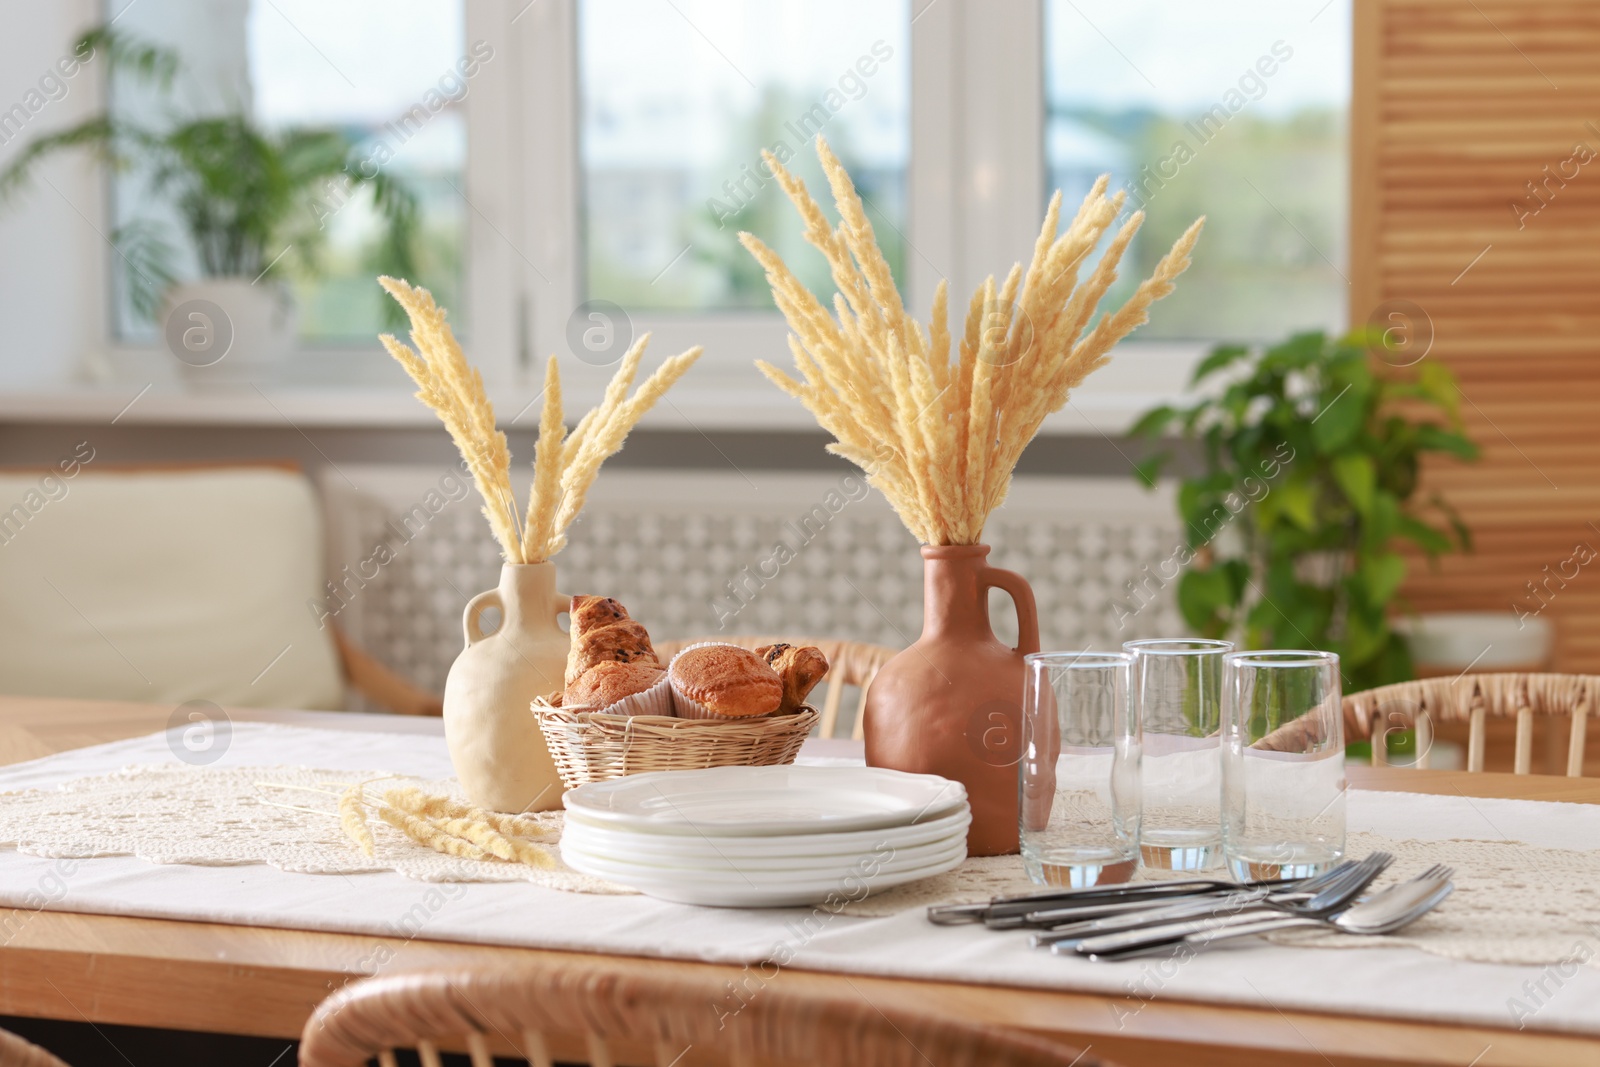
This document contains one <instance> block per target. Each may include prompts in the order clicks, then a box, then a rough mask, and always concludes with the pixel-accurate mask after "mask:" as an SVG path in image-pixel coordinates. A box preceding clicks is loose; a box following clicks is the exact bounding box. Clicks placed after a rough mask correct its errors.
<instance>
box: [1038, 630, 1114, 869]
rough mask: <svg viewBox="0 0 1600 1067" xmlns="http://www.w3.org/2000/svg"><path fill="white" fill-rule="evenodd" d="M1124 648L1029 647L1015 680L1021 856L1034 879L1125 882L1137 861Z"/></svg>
mask: <svg viewBox="0 0 1600 1067" xmlns="http://www.w3.org/2000/svg"><path fill="white" fill-rule="evenodd" d="M1132 665H1133V657H1132V656H1130V655H1128V654H1127V653H1125V652H1036V653H1034V654H1033V655H1030V656H1028V657H1027V672H1026V680H1025V681H1024V683H1023V689H1022V718H1023V730H1022V745H1023V747H1022V760H1021V762H1020V764H1019V771H1018V788H1019V790H1020V800H1021V803H1020V809H1021V814H1020V820H1021V822H1020V827H1019V829H1020V831H1021V838H1022V863H1023V866H1024V867H1025V868H1026V869H1027V871H1028V877H1029V878H1031V879H1033V881H1035V882H1037V883H1039V884H1041V885H1061V886H1091V885H1103V884H1107V883H1111V882H1125V881H1127V880H1128V879H1129V878H1130V877H1131V876H1132V875H1133V872H1134V869H1135V868H1136V867H1137V866H1138V862H1139V718H1138V716H1137V715H1134V714H1132V709H1131V707H1130V705H1129V699H1128V695H1129V679H1130V675H1131V668H1132Z"/></svg>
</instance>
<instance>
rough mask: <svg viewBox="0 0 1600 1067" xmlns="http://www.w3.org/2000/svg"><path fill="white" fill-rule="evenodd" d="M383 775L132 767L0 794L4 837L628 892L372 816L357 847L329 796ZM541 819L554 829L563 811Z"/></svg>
mask: <svg viewBox="0 0 1600 1067" xmlns="http://www.w3.org/2000/svg"><path fill="white" fill-rule="evenodd" d="M386 777H390V774H389V772H387V771H370V772H366V771H363V772H360V773H353V772H351V771H348V770H343V771H331V770H317V769H313V768H307V767H281V766H280V767H242V768H229V769H223V768H210V767H206V768H197V767H185V766H135V767H128V768H126V769H124V770H122V771H121V772H119V773H117V774H106V775H97V776H94V777H89V778H77V779H74V780H72V781H70V782H67V783H65V784H64V785H62V786H61V788H60V789H49V790H45V789H30V790H26V791H23V792H16V793H3V794H0V847H7V848H15V849H16V850H17V851H19V852H23V853H26V854H28V855H33V856H47V857H59V858H66V859H87V858H90V857H94V856H137V857H139V858H140V859H143V860H148V861H149V862H151V863H185V864H191V865H194V866H200V867H232V866H237V865H240V864H250V863H264V864H267V865H269V866H272V867H276V868H278V869H279V870H283V871H291V872H293V873H296V874H338V875H350V874H365V873H368V872H372V871H395V872H397V873H399V874H403V875H405V876H406V877H407V878H414V879H417V880H418V881H423V882H532V883H534V884H536V885H542V886H546V887H548V888H551V889H562V890H567V891H569V892H574V893H612V894H632V893H633V892H634V890H631V889H626V888H623V887H622V886H618V885H613V884H611V883H610V882H605V881H602V880H601V879H598V878H593V877H590V876H589V875H586V874H579V873H578V872H577V871H574V870H572V869H571V868H569V867H567V866H566V865H564V864H562V865H559V866H557V867H556V868H555V869H553V870H542V869H538V868H534V867H526V866H523V865H521V864H516V863H501V862H488V861H477V860H469V859H460V858H458V857H455V856H447V855H445V854H443V853H441V852H435V851H434V850H433V849H430V848H426V847H424V846H422V845H419V844H417V843H416V842H414V841H412V840H411V839H410V838H408V837H406V836H405V835H404V834H402V833H401V832H400V831H399V830H396V829H395V828H393V827H392V826H389V825H388V824H387V823H384V822H382V821H380V820H378V819H371V820H369V822H370V826H371V830H372V834H373V838H374V840H375V843H376V848H375V849H374V854H373V855H372V856H371V857H368V856H365V855H363V854H362V853H361V851H360V850H359V849H357V848H356V846H355V845H354V844H353V843H352V842H351V841H350V839H349V838H348V837H346V836H345V833H344V831H343V829H341V828H340V825H339V816H338V814H337V813H336V812H335V804H336V803H337V800H338V794H339V793H340V792H342V791H343V790H344V789H345V788H346V787H348V786H350V785H352V784H354V783H355V782H360V781H368V780H371V779H375V778H386ZM395 777H396V778H398V777H399V776H395ZM391 784H411V785H416V786H417V787H418V788H420V789H422V790H423V791H424V792H427V793H432V794H445V795H449V796H452V797H454V798H455V799H458V800H459V799H463V798H462V797H461V796H460V790H459V787H458V786H457V784H456V782H455V781H454V780H453V779H445V780H439V781H425V780H419V779H414V778H413V779H407V780H406V781H405V782H404V783H401V782H398V781H396V782H385V783H380V787H382V786H386V785H391ZM539 818H540V819H541V820H542V821H548V822H549V824H550V826H551V829H552V830H555V831H557V832H558V833H559V828H560V826H561V822H562V813H561V812H548V813H545V814H543V815H541V816H539Z"/></svg>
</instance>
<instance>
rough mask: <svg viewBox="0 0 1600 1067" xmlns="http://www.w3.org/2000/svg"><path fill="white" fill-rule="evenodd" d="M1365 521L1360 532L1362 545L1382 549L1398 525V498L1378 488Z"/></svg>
mask: <svg viewBox="0 0 1600 1067" xmlns="http://www.w3.org/2000/svg"><path fill="white" fill-rule="evenodd" d="M1366 519H1367V521H1366V524H1365V526H1364V527H1363V528H1362V531H1361V542H1362V544H1363V545H1365V546H1366V547H1368V548H1370V549H1373V550H1379V549H1382V548H1383V547H1384V546H1386V545H1387V544H1388V543H1389V538H1391V537H1393V536H1394V535H1395V530H1396V529H1397V528H1398V527H1399V525H1400V498H1399V497H1398V496H1396V495H1395V494H1394V493H1391V492H1389V491H1388V490H1386V489H1382V488H1379V489H1378V491H1377V492H1375V493H1373V494H1372V510H1371V511H1370V512H1369V513H1368V514H1367V516H1366Z"/></svg>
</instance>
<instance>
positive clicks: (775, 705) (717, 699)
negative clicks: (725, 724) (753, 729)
mask: <svg viewBox="0 0 1600 1067" xmlns="http://www.w3.org/2000/svg"><path fill="white" fill-rule="evenodd" d="M667 680H668V683H669V684H670V686H671V689H672V702H673V707H674V708H675V709H676V712H677V715H678V717H679V718H681V719H721V720H725V721H726V720H735V719H753V718H757V717H759V716H762V715H771V714H772V713H773V712H775V711H777V710H778V709H779V707H781V706H782V704H783V681H782V679H780V678H779V677H778V673H777V672H776V671H774V670H773V669H772V668H771V667H769V666H768V665H767V662H766V660H764V659H762V658H761V657H760V656H758V655H756V654H755V653H754V652H752V651H750V650H749V649H747V648H740V647H739V646H737V645H728V644H722V643H719V642H714V641H708V642H705V643H703V644H698V645H690V646H689V647H688V648H686V649H684V650H683V651H682V652H679V653H678V654H677V655H676V656H673V657H672V663H671V664H670V665H668V667H667Z"/></svg>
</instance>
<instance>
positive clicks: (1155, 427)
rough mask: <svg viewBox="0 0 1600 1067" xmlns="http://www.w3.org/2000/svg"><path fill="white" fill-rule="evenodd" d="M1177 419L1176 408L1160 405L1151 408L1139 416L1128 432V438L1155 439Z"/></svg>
mask: <svg viewBox="0 0 1600 1067" xmlns="http://www.w3.org/2000/svg"><path fill="white" fill-rule="evenodd" d="M1177 417H1178V411H1177V409H1176V408H1173V407H1170V406H1168V405H1166V404H1162V405H1161V406H1160V407H1155V408H1151V409H1150V410H1149V411H1147V412H1145V413H1144V414H1143V415H1140V416H1139V421H1138V422H1135V423H1134V424H1133V426H1132V427H1130V428H1129V430H1128V436H1129V437H1156V436H1158V435H1159V434H1160V433H1161V432H1162V431H1163V430H1165V429H1166V428H1167V427H1168V426H1169V425H1171V423H1172V420H1173V419H1175V418H1177Z"/></svg>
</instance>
